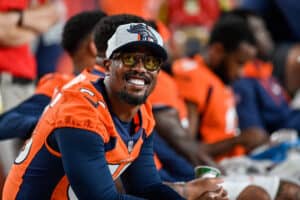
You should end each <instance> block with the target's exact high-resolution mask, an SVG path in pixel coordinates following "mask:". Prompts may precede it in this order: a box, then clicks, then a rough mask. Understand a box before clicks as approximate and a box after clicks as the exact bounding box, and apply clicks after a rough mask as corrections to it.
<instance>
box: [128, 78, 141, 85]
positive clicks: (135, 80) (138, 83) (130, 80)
mask: <svg viewBox="0 0 300 200" xmlns="http://www.w3.org/2000/svg"><path fill="white" fill-rule="evenodd" d="M128 82H129V83H131V84H134V85H145V81H144V80H141V79H129V80H128Z"/></svg>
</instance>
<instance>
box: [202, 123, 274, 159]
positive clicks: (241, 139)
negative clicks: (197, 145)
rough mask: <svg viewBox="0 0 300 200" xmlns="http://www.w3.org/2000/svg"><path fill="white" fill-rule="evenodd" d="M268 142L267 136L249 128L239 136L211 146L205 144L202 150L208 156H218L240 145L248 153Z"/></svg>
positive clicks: (260, 130)
mask: <svg viewBox="0 0 300 200" xmlns="http://www.w3.org/2000/svg"><path fill="white" fill-rule="evenodd" d="M266 142H268V136H267V134H266V133H265V132H264V131H263V130H262V129H259V128H249V129H247V130H245V131H243V132H242V133H241V134H240V135H239V136H236V137H233V138H229V139H225V140H223V141H220V142H216V143H213V144H205V145H204V146H205V147H204V149H205V151H206V152H207V153H208V154H209V155H210V156H213V157H214V156H218V155H220V154H223V153H224V152H225V153H226V152H229V151H231V150H232V149H233V148H234V147H235V146H236V145H242V146H243V147H245V148H246V151H247V152H249V151H251V150H253V149H254V148H256V147H258V146H260V145H262V144H264V143H266Z"/></svg>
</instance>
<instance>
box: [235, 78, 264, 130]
mask: <svg viewBox="0 0 300 200" xmlns="http://www.w3.org/2000/svg"><path fill="white" fill-rule="evenodd" d="M233 89H234V92H235V96H236V101H237V113H238V119H239V127H240V128H241V130H244V129H247V128H250V127H260V128H263V129H264V125H263V122H262V120H261V118H260V112H259V107H258V102H257V97H256V93H255V87H254V84H253V83H252V82H251V80H249V79H241V80H238V81H236V82H234V84H233Z"/></svg>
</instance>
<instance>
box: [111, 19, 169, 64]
mask: <svg viewBox="0 0 300 200" xmlns="http://www.w3.org/2000/svg"><path fill="white" fill-rule="evenodd" d="M140 45H141V46H146V47H147V48H149V49H151V50H152V51H153V52H154V53H155V54H156V55H157V56H159V57H161V58H163V59H164V60H166V59H167V57H168V56H167V52H166V50H165V48H164V47H163V40H162V38H161V36H160V35H159V33H158V32H156V31H155V30H154V29H153V28H152V27H150V26H148V25H146V24H144V23H130V24H123V25H120V26H118V28H117V29H116V31H115V33H114V34H113V35H112V36H111V38H110V39H109V40H108V42H107V49H106V52H105V54H106V58H110V57H111V55H112V54H113V53H114V52H115V51H117V50H121V49H124V48H130V47H136V46H140Z"/></svg>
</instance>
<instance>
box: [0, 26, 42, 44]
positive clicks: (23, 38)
mask: <svg viewBox="0 0 300 200" xmlns="http://www.w3.org/2000/svg"><path fill="white" fill-rule="evenodd" d="M36 37H37V34H36V33H35V32H33V31H31V30H27V29H24V28H20V27H17V26H16V27H13V28H9V29H1V30H0V45H1V46H19V45H23V44H28V43H30V42H32V41H33V40H34V39H35V38H36Z"/></svg>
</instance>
